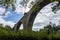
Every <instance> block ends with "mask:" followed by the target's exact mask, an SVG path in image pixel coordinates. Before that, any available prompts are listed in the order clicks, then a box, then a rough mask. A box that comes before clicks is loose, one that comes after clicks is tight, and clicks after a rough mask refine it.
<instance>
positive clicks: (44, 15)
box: [0, 0, 60, 31]
mask: <svg viewBox="0 0 60 40" xmlns="http://www.w3.org/2000/svg"><path fill="white" fill-rule="evenodd" d="M31 1H32V0H30V1H29V3H28V6H27V8H26V10H24V7H23V6H22V5H21V4H19V2H22V0H18V1H17V2H16V4H15V6H16V10H15V11H12V9H11V7H9V8H8V11H7V12H6V14H5V16H1V14H3V13H4V12H5V8H3V7H0V23H2V24H3V25H4V26H5V25H9V26H11V28H13V26H14V24H16V23H17V22H18V21H19V20H20V19H21V18H22V17H23V16H24V12H28V11H29V10H30V8H28V7H29V6H30V5H31V4H30V2H31ZM51 4H52V3H50V4H48V5H46V6H45V7H44V8H42V9H41V10H40V12H39V13H38V14H37V16H36V18H35V21H34V24H33V30H35V31H36V30H39V29H41V28H43V27H44V26H46V25H48V24H49V22H52V23H56V24H57V25H58V24H59V21H60V10H58V11H57V12H56V14H54V12H52V9H51V7H53V6H55V5H56V4H57V2H53V4H54V5H51ZM22 26H23V25H21V28H20V29H22V28H23V27H22Z"/></svg>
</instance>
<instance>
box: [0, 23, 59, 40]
mask: <svg viewBox="0 0 60 40" xmlns="http://www.w3.org/2000/svg"><path fill="white" fill-rule="evenodd" d="M58 27H59V26H58ZM46 28H49V29H50V28H51V25H50V24H49V25H47V26H45V28H44V29H41V30H40V31H32V32H27V31H24V30H18V31H17V32H14V31H12V30H11V28H10V26H8V25H6V26H5V27H3V25H2V24H0V40H54V39H55V40H58V39H59V40H60V32H56V33H54V32H50V33H49V34H48V32H47V31H46Z"/></svg>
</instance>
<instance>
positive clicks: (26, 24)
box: [13, 0, 50, 31]
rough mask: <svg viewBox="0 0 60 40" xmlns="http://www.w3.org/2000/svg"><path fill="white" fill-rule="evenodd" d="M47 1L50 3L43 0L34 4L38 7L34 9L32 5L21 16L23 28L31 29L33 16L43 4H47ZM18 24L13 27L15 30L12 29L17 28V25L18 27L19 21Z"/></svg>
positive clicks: (34, 16)
mask: <svg viewBox="0 0 60 40" xmlns="http://www.w3.org/2000/svg"><path fill="white" fill-rule="evenodd" d="M49 3H50V1H48V0H44V1H43V2H41V3H39V4H37V5H35V6H38V7H40V8H39V9H38V10H36V11H34V10H33V8H34V7H32V9H31V10H30V11H29V12H28V13H26V14H25V15H24V16H23V19H22V21H21V23H22V24H23V30H26V31H32V26H33V23H34V20H35V18H36V16H37V14H38V12H39V11H40V10H41V9H42V8H43V7H44V6H46V5H47V4H49ZM36 9H37V8H36ZM18 24H19V26H16V25H15V28H14V29H15V30H14V29H13V30H14V31H16V30H18V29H19V27H20V25H21V24H20V23H18ZM18 24H17V25H18Z"/></svg>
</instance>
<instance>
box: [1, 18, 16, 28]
mask: <svg viewBox="0 0 60 40" xmlns="http://www.w3.org/2000/svg"><path fill="white" fill-rule="evenodd" d="M0 24H3V25H4V26H5V25H9V26H11V28H12V27H13V26H14V24H15V23H14V22H12V21H5V20H4V19H3V18H1V17H0Z"/></svg>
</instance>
